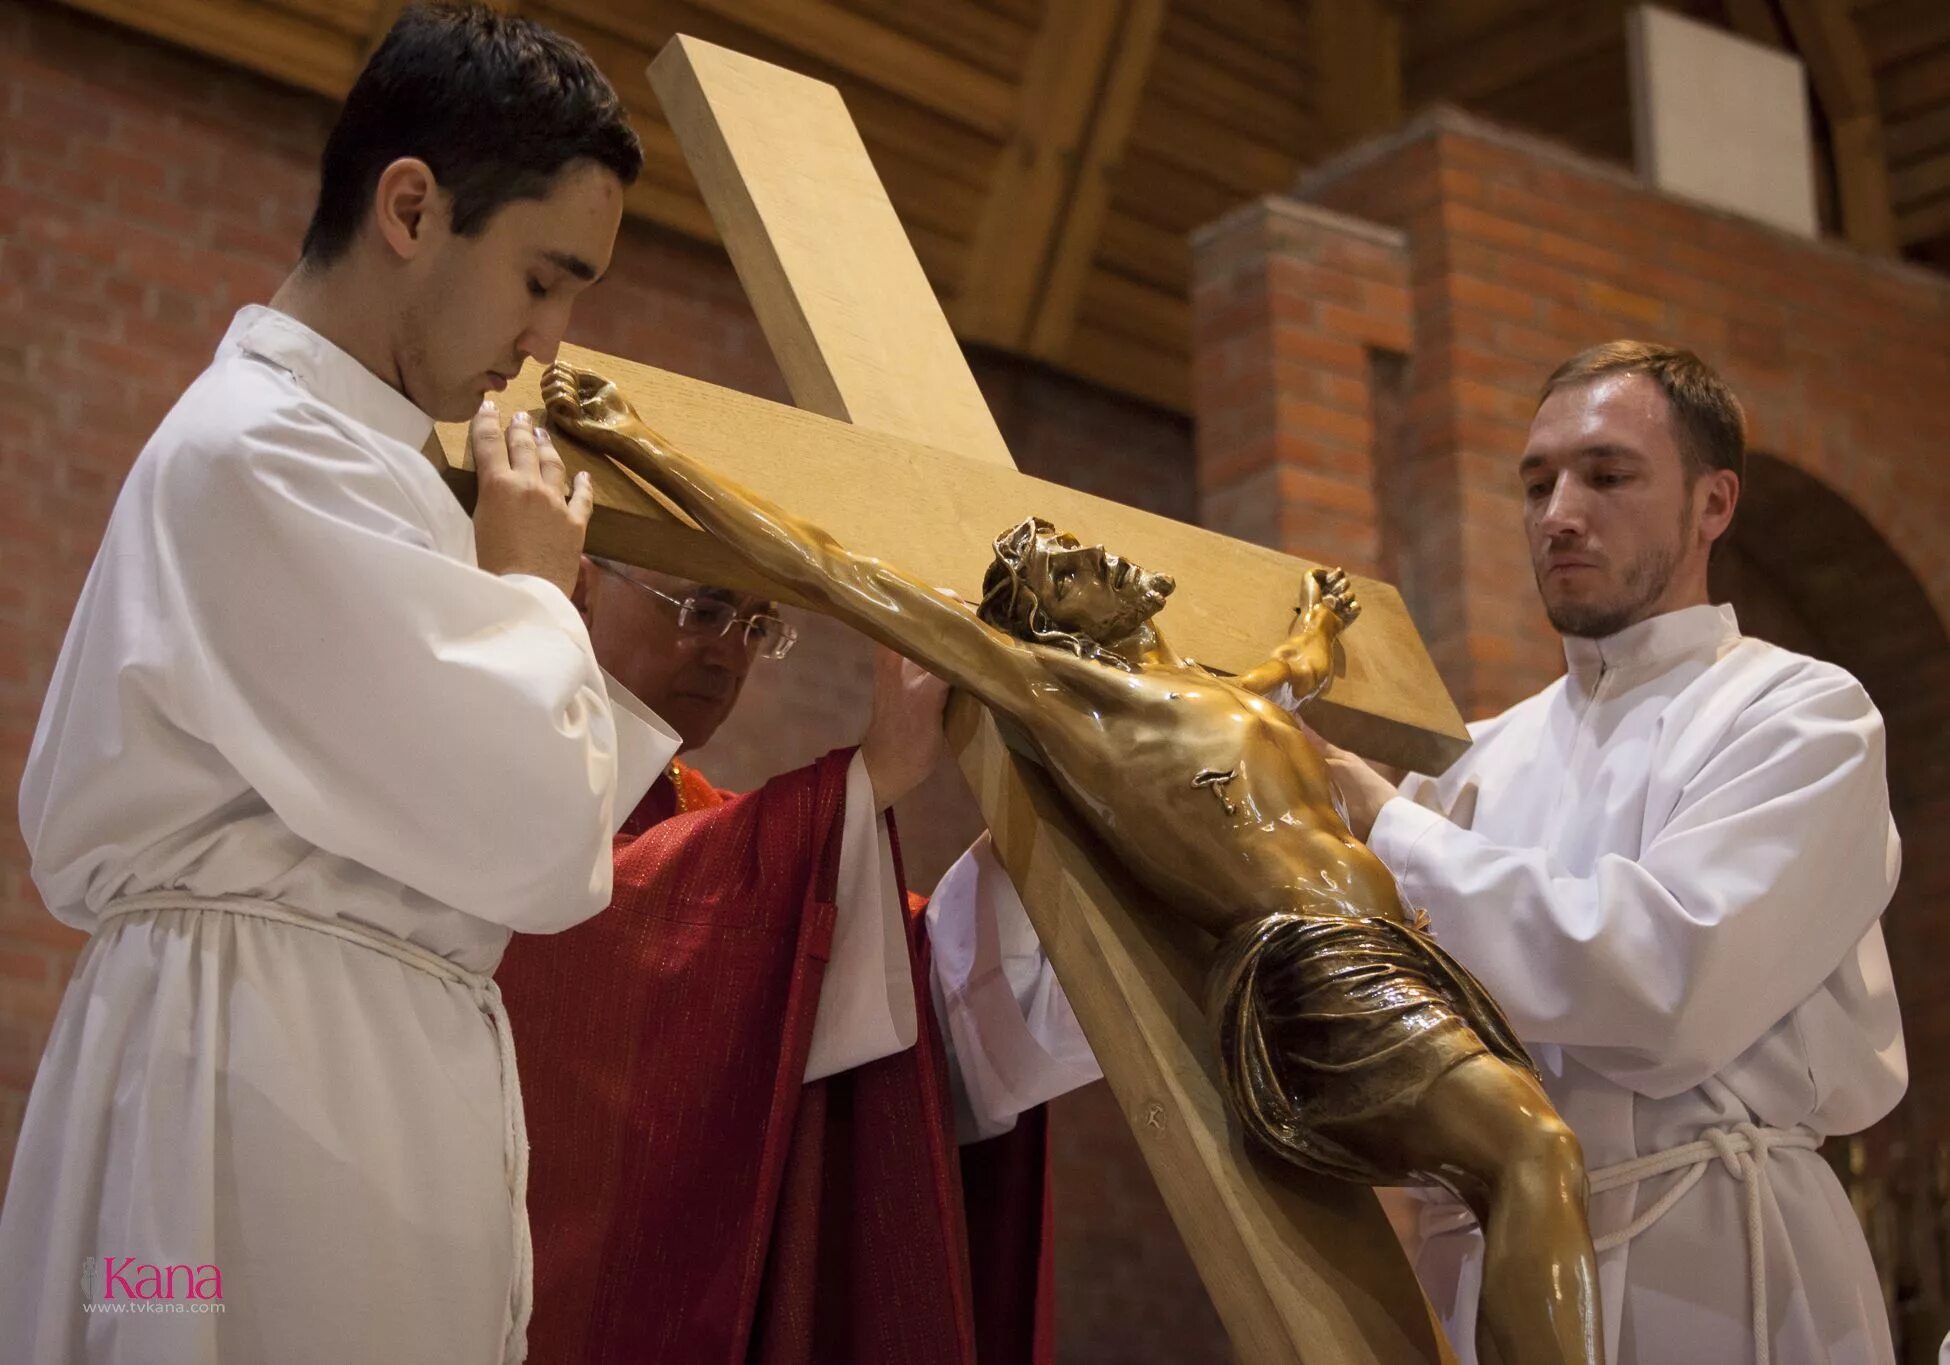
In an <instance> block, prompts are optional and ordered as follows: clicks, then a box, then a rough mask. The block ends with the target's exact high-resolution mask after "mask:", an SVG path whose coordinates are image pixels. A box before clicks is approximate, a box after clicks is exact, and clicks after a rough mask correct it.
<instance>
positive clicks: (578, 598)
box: [569, 555, 596, 629]
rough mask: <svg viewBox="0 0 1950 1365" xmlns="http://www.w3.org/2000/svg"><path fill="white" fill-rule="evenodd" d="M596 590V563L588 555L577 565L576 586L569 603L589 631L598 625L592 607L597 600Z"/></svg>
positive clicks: (572, 590)
mask: <svg viewBox="0 0 1950 1365" xmlns="http://www.w3.org/2000/svg"><path fill="white" fill-rule="evenodd" d="M595 589H596V562H595V561H594V560H592V559H591V558H589V556H588V555H584V556H583V557H582V561H581V562H580V563H579V564H577V565H576V582H575V586H574V587H573V588H571V589H570V590H569V603H570V605H571V606H573V607H574V608H575V609H576V613H577V614H578V615H579V616H581V617H582V624H583V628H584V629H589V628H591V627H593V626H594V625H595V624H596V618H595V616H594V609H593V607H592V606H591V603H592V602H593V600H594V598H595Z"/></svg>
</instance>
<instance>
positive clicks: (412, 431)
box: [217, 303, 433, 450]
mask: <svg viewBox="0 0 1950 1365" xmlns="http://www.w3.org/2000/svg"><path fill="white" fill-rule="evenodd" d="M234 352H243V353H245V354H248V355H254V356H258V357H260V358H261V359H264V360H267V361H269V362H270V363H271V364H273V365H276V366H277V367H278V368H279V369H281V370H284V371H286V372H287V373H289V374H290V375H291V377H292V378H294V379H296V380H297V381H298V382H299V383H300V384H301V385H303V386H304V387H305V388H306V389H307V390H308V391H309V392H310V393H311V395H312V396H313V397H314V398H317V399H318V400H319V401H320V402H322V403H324V404H326V405H327V406H329V407H332V408H336V409H337V410H338V411H340V412H342V413H344V414H345V415H346V416H348V417H350V418H352V419H353V420H354V421H357V422H360V423H363V424H364V425H366V426H369V427H371V428H372V429H373V430H374V431H377V432H378V433H379V434H380V435H382V436H390V437H392V438H393V439H394V440H395V441H399V442H401V443H402V444H404V445H408V446H411V447H412V448H413V449H415V450H419V449H421V448H422V447H423V446H425V445H426V443H427V437H429V436H431V435H432V434H433V419H432V418H431V417H429V416H427V415H426V414H425V413H424V412H422V411H420V409H419V408H418V406H416V405H415V404H414V402H413V400H412V399H410V398H408V397H407V396H406V395H405V394H403V393H401V392H400V391H399V390H398V389H396V388H394V387H393V386H392V385H391V384H388V383H387V382H386V381H385V380H383V379H381V378H380V377H379V376H378V375H376V374H374V373H373V372H372V371H371V370H369V369H367V368H366V367H365V366H364V365H361V364H360V363H359V362H358V361H357V360H354V359H353V358H352V357H351V356H350V355H348V354H347V353H346V352H344V351H342V350H340V349H339V348H338V347H337V346H334V345H333V344H332V343H331V342H329V341H327V340H326V339H325V338H324V337H322V336H320V335H319V334H318V333H317V332H314V331H313V330H312V329H311V328H309V327H307V326H305V324H304V323H302V322H300V321H298V319H296V318H294V317H292V316H291V315H290V314H289V313H280V312H279V311H278V310H277V309H275V308H267V307H265V306H264V305H262V304H256V303H252V304H246V305H245V306H244V307H242V308H239V309H238V310H237V316H236V317H234V318H232V319H231V320H230V330H229V331H228V332H225V333H224V337H223V341H222V343H221V344H220V345H219V346H218V347H217V355H218V356H219V357H222V356H224V355H228V354H231V353H234Z"/></svg>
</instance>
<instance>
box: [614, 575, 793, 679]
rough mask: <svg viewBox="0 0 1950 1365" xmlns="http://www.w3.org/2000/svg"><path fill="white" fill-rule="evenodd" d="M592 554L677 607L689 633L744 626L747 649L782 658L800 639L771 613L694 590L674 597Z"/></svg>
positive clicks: (719, 632) (634, 584) (630, 581)
mask: <svg viewBox="0 0 1950 1365" xmlns="http://www.w3.org/2000/svg"><path fill="white" fill-rule="evenodd" d="M590 558H591V562H593V563H594V564H595V565H596V566H597V567H598V568H600V569H603V570H606V571H607V572H608V573H610V574H612V575H613V576H615V577H617V578H620V579H622V580H623V581H624V582H625V583H628V584H629V585H630V586H631V587H633V588H635V589H636V590H637V591H639V592H647V593H649V594H650V595H651V596H652V597H654V598H656V599H657V600H658V601H660V602H664V603H668V604H669V605H670V606H673V607H675V608H677V629H679V630H681V631H684V632H685V633H687V634H690V635H699V636H706V637H722V636H726V635H729V634H731V631H732V628H733V627H734V626H739V627H743V634H742V635H741V636H740V641H739V642H740V643H741V644H743V645H744V647H745V650H746V652H747V653H749V654H752V655H753V656H754V657H756V658H760V659H783V658H784V657H785V656H786V655H787V654H790V653H791V652H792V646H793V645H794V644H796V643H798V640H799V632H798V630H797V629H795V628H794V627H792V626H789V625H787V624H786V623H785V622H784V621H782V620H780V619H779V618H778V617H776V616H773V615H771V614H770V613H767V612H753V613H752V614H751V615H749V616H740V615H739V614H738V610H737V608H735V607H733V606H732V605H731V603H729V602H727V601H725V600H724V599H723V598H721V597H703V596H699V595H697V594H695V593H693V594H692V595H691V596H689V597H672V596H671V595H670V594H669V593H667V592H665V591H663V590H662V589H661V588H653V587H651V586H650V585H649V584H648V583H645V582H643V581H642V580H641V579H639V578H636V577H633V576H632V575H630V574H628V573H625V572H624V571H623V569H622V567H621V566H620V565H617V564H612V563H610V562H609V561H608V560H606V559H596V558H595V557H594V556H593V555H592V556H591V557H590Z"/></svg>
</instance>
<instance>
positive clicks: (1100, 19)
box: [952, 4, 1124, 348]
mask: <svg viewBox="0 0 1950 1365" xmlns="http://www.w3.org/2000/svg"><path fill="white" fill-rule="evenodd" d="M1123 17H1124V16H1123V13H1122V7H1121V6H1117V5H1109V4H1091V5H1064V4H1059V5H1052V6H1050V7H1049V9H1048V11H1047V12H1046V13H1045V14H1044V17H1043V26H1042V29H1041V30H1040V31H1039V32H1038V33H1037V35H1036V41H1035V43H1034V44H1033V45H1032V46H1031V48H1030V50H1029V61H1028V64H1027V66H1026V68H1025V70H1024V71H1023V76H1022V83H1021V85H1020V87H1019V88H1018V91H1017V113H1016V118H1015V127H1014V130H1013V132H1012V134H1011V136H1010V138H1009V141H1008V143H1007V145H1006V146H1004V147H1003V149H1002V154H1001V155H1000V156H998V157H997V158H996V159H995V168H994V170H993V172H992V173H991V174H990V176H989V188H988V194H987V197H986V199H985V200H984V202H983V205H982V211H981V214H980V216H979V217H978V218H977V219H976V222H975V233H974V237H973V239H972V240H971V243H970V246H969V253H968V266H969V277H968V278H969V286H970V287H969V288H968V289H966V290H964V291H963V293H962V295H961V297H960V298H959V299H958V300H957V301H956V306H955V308H954V310H953V313H952V316H953V318H954V323H955V330H956V331H957V332H958V333H960V334H961V336H962V337H963V338H964V339H966V340H970V341H981V342H987V343H988V344H990V345H994V346H1005V347H1011V348H1017V347H1021V346H1022V345H1024V344H1025V343H1026V342H1027V341H1028V338H1029V329H1030V326H1031V324H1032V322H1033V320H1034V317H1035V309H1036V298H1037V295H1038V294H1040V293H1041V292H1042V288H1043V282H1044V279H1045V278H1046V276H1047V274H1048V268H1049V259H1050V253H1051V251H1052V250H1053V249H1054V246H1055V242H1056V237H1057V234H1058V232H1059V230H1060V229H1061V227H1062V220H1063V214H1064V210H1065V209H1066V208H1067V207H1068V205H1069V202H1070V198H1071V196H1072V194H1073V193H1074V191H1075V188H1076V178H1077V169H1078V167H1079V165H1080V164H1081V163H1082V159H1083V148H1084V143H1085V142H1086V141H1087V140H1088V139H1089V137H1090V132H1091V122H1092V116H1093V115H1094V114H1095V113H1096V109H1097V103H1098V96H1099V92H1100V91H1101V90H1102V88H1103V84H1104V79H1105V76H1106V74H1107V72H1108V70H1109V67H1110V63H1111V59H1112V58H1113V56H1114V55H1115V53H1116V47H1117V39H1118V34H1119V31H1120V29H1121V28H1122V20H1123Z"/></svg>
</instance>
